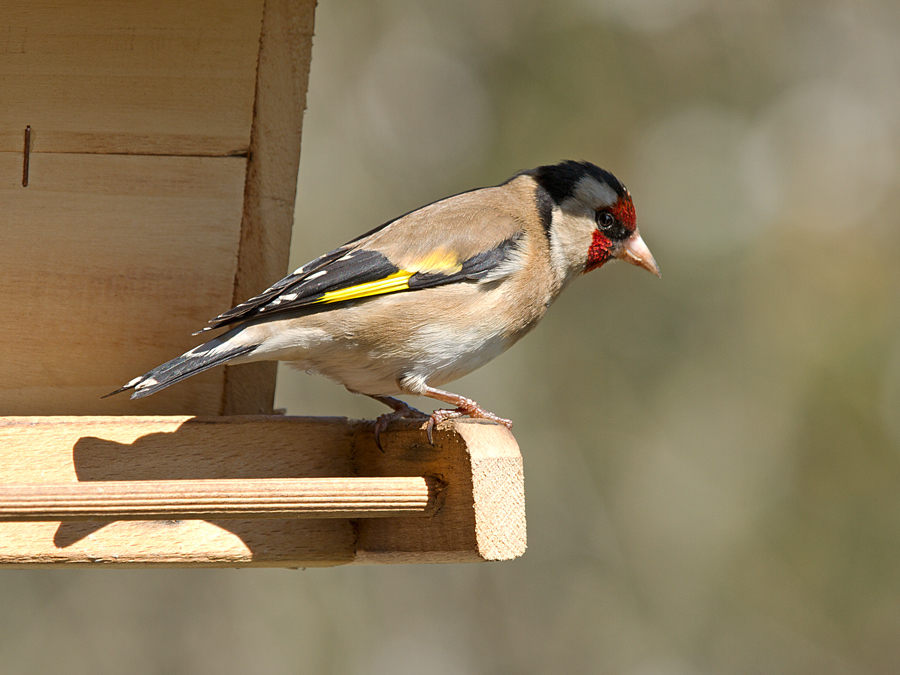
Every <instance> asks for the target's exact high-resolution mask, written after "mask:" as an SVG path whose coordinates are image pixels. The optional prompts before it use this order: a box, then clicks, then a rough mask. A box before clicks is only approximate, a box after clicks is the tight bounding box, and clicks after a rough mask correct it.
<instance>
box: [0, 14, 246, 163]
mask: <svg viewBox="0 0 900 675" xmlns="http://www.w3.org/2000/svg"><path fill="white" fill-rule="evenodd" d="M262 5H263V0H216V1H215V2H211V1H210V0H154V1H153V2H149V1H140V0H126V1H119V0H66V1H63V2H60V1H52V2H51V1H49V0H3V2H2V3H0V151H15V152H19V151H21V149H22V131H23V129H24V128H25V126H26V125H31V127H32V130H33V133H34V139H33V146H32V151H33V152H35V153H45V152H66V153H77V154H81V153H98V152H99V153H119V154H157V155H206V156H209V155H212V156H228V155H235V154H246V152H247V149H248V147H249V143H250V127H251V120H252V114H253V98H254V93H255V92H254V82H255V80H256V64H257V52H258V47H259V34H260V26H261V19H262Z"/></svg>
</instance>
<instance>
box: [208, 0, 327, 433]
mask: <svg viewBox="0 0 900 675" xmlns="http://www.w3.org/2000/svg"><path fill="white" fill-rule="evenodd" d="M315 9H316V0H266V3H265V11H264V15H263V25H262V36H261V39H260V49H259V70H258V76H257V81H256V106H255V109H254V117H253V132H252V136H251V140H250V160H249V165H248V168H247V183H246V186H245V189H244V216H243V221H242V223H241V243H240V253H239V257H238V269H237V275H236V277H235V279H234V294H233V296H232V304H233V305H236V304H238V303H241V302H243V301H244V300H246V299H247V298H249V297H252V296H253V295H256V294H257V293H259V292H260V291H262V290H264V289H265V288H267V287H268V286H269V285H270V284H272V283H274V282H275V281H277V280H278V279H280V278H281V277H283V276H284V275H285V274H286V273H287V265H288V256H289V253H290V245H291V230H292V228H293V224H294V200H295V197H296V191H297V169H298V167H299V163H300V137H301V132H302V130H303V111H304V110H305V109H306V90H307V85H308V83H309V65H310V58H311V53H312V37H313V25H314V19H315ZM275 372H276V364H275V363H255V364H250V365H247V366H245V367H243V368H241V369H239V370H229V371H227V373H226V384H225V398H224V405H223V411H224V414H226V415H237V414H269V413H271V412H272V403H273V401H274V398H275Z"/></svg>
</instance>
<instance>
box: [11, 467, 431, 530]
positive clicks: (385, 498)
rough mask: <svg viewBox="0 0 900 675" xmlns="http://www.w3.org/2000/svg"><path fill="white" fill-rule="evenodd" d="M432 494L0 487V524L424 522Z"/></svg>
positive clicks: (373, 487) (335, 481) (328, 481)
mask: <svg viewBox="0 0 900 675" xmlns="http://www.w3.org/2000/svg"><path fill="white" fill-rule="evenodd" d="M440 488H441V483H440V482H439V481H438V480H437V479H435V478H432V477H426V476H418V477H416V476H410V477H408V478H407V477H403V478H401V477H397V476H393V477H390V478H364V477H359V476H348V477H343V478H255V479H247V478H242V479H235V478H220V479H218V480H169V481H160V480H144V481H121V480H120V481H102V482H94V483H89V482H84V483H60V484H55V485H54V484H50V485H47V484H40V485H4V484H2V483H0V521H16V522H28V521H42V520H59V521H85V520H106V521H108V520H170V519H172V518H179V519H190V520H199V519H203V520H209V519H210V518H217V519H221V518H386V517H392V516H405V517H409V516H422V517H424V516H429V515H431V514H432V513H433V512H434V506H435V500H436V498H437V494H438V492H439V491H440Z"/></svg>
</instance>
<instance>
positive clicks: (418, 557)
mask: <svg viewBox="0 0 900 675" xmlns="http://www.w3.org/2000/svg"><path fill="white" fill-rule="evenodd" d="M434 440H435V445H434V447H432V446H431V445H429V444H428V441H427V440H426V438H425V433H424V431H423V430H422V428H421V425H420V424H418V423H413V422H409V423H406V424H398V425H392V426H391V428H390V429H389V430H388V431H387V432H385V433H384V434H383V435H382V445H383V446H384V452H381V451H380V450H378V448H377V447H376V446H375V443H374V438H373V434H372V423H371V422H366V421H351V420H346V419H343V418H307V417H282V416H252V417H244V416H235V417H210V418H191V417H5V418H0V517H5V518H8V519H14V520H15V521H14V522H12V521H8V522H0V565H17V566H44V565H59V564H79V565H94V566H105V565H131V566H208V567H245V566H267V567H309V566H328V565H340V564H348V563H357V564H358V563H402V562H416V563H422V562H475V561H482V560H509V559H512V558H515V557H517V556H519V555H521V554H522V553H523V552H524V550H525V502H524V492H523V474H522V458H521V455H520V454H519V449H518V446H517V444H516V442H515V439H514V438H513V436H512V434H511V433H510V432H509V431H508V430H507V429H506V428H505V427H502V426H499V425H495V424H490V423H485V422H482V421H477V420H454V421H451V422H448V423H445V424H442V425H440V426H439V427H438V429H437V430H436V431H435V435H434ZM310 479H313V480H310ZM329 479H330V480H329ZM372 479H383V480H376V481H373V480H372ZM17 509H18V510H17ZM316 509H318V510H319V512H318V513H316ZM110 514H114V515H115V517H116V518H122V519H117V520H112V519H111V518H110ZM104 516H106V519H104ZM351 516H352V518H351ZM370 516H379V517H370ZM150 517H153V518H154V520H150V519H145V520H140V519H138V520H135V518H150ZM22 518H29V519H30V518H33V519H34V520H28V521H27V522H22ZM48 518H49V519H51V520H48ZM200 518H202V519H200Z"/></svg>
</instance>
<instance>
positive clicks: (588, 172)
mask: <svg viewBox="0 0 900 675" xmlns="http://www.w3.org/2000/svg"><path fill="white" fill-rule="evenodd" d="M612 259H619V260H624V261H626V262H629V263H631V264H632V265H636V266H638V267H642V268H644V269H645V270H648V271H650V272H652V273H653V274H656V275H657V276H659V268H658V267H657V265H656V262H655V261H654V259H653V256H652V255H651V254H650V250H649V249H648V248H647V246H646V245H645V244H644V241H643V240H642V239H641V236H640V234H639V232H638V228H637V223H636V220H635V212H634V205H633V203H632V200H631V194H630V193H629V192H628V190H627V189H626V188H625V186H624V185H623V184H622V183H621V182H619V180H618V179H616V177H615V176H613V175H612V174H611V173H609V172H608V171H604V170H603V169H600V168H599V167H597V166H594V165H593V164H591V163H589V162H575V161H571V160H568V161H563V162H560V163H559V164H553V165H547V166H540V167H538V168H536V169H532V170H529V171H522V172H520V173H517V174H516V175H514V176H513V177H512V178H510V179H509V180H507V181H505V182H503V183H501V184H500V185H497V186H494V187H486V188H480V189H476V190H472V191H470V192H463V193H461V194H458V195H455V196H452V197H447V198H446V199H441V200H439V201H436V202H434V203H432V204H428V205H426V206H423V207H422V208H420V209H417V210H416V211H412V212H410V213H407V214H406V215H403V216H400V217H399V218H396V219H394V220H391V221H389V222H387V223H385V224H384V225H381V226H380V227H377V228H375V229H374V230H371V231H370V232H368V233H366V234H364V235H362V236H360V237H358V238H356V239H354V240H353V241H351V242H349V243H347V244H345V245H344V246H341V247H340V248H338V249H335V250H334V251H331V252H330V253H326V254H325V255H323V256H321V257H319V258H316V259H315V260H313V261H312V262H310V263H307V264H306V265H304V266H303V267H301V268H299V269H297V270H296V271H294V272H293V273H292V274H289V275H288V276H286V277H285V278H284V279H282V280H281V281H279V282H277V283H275V284H274V285H273V286H271V287H270V288H268V289H267V290H265V291H263V292H262V293H260V294H259V295H257V296H256V297H253V298H251V299H249V300H247V301H246V302H244V303H242V304H240V305H238V306H237V307H234V308H233V309H230V310H228V311H227V312H225V313H224V314H220V315H219V316H217V317H216V318H215V319H213V320H212V321H210V322H209V324H210V325H209V326H207V327H206V328H204V329H203V330H201V331H198V332H199V333H203V332H206V331H210V330H214V329H217V328H223V327H226V326H230V327H231V328H229V329H228V330H227V331H226V332H224V333H222V334H221V335H219V336H218V337H215V338H213V339H212V340H210V341H208V342H206V343H204V344H202V345H200V346H199V347H195V348H194V349H191V350H190V351H188V352H186V353H185V354H182V355H181V356H179V357H177V358H175V359H172V360H171V361H169V362H168V363H164V364H163V365H161V366H158V367H156V368H154V369H153V370H151V371H150V372H148V373H146V374H144V375H141V376H140V377H136V378H134V379H133V380H131V381H130V382H129V383H128V384H126V385H124V386H123V387H121V388H120V389H118V390H116V391H114V392H112V393H111V394H109V395H110V396H111V395H112V394H117V393H119V392H122V391H127V390H133V393H132V395H131V397H132V398H141V397H143V396H149V395H150V394H153V393H155V392H157V391H159V390H160V389H163V388H165V387H168V386H169V385H172V384H175V383H176V382H179V381H181V380H183V379H185V378H187V377H190V376H191V375H195V374H197V373H200V372H203V371H204V370H207V369H209V368H212V367H214V366H218V365H220V364H224V363H229V364H239V363H249V362H251V361H260V360H278V361H287V362H289V363H291V364H292V365H294V366H296V367H297V368H300V369H302V370H305V371H307V372H310V373H318V374H321V375H324V376H325V377H328V378H330V379H332V380H334V381H335V382H339V383H340V384H342V385H344V386H345V387H346V388H347V389H349V390H350V391H351V392H355V393H359V394H365V395H366V396H370V397H372V398H374V399H376V400H378V401H380V402H382V403H384V404H385V405H387V406H389V407H390V408H391V409H392V411H393V412H390V413H386V414H384V415H382V416H381V417H379V418H378V420H377V422H376V425H375V436H376V441H378V440H379V435H380V434H381V433H382V432H383V431H384V430H385V429H386V428H387V426H388V424H390V422H391V421H393V420H395V419H399V418H401V417H422V418H423V419H424V418H425V417H426V415H424V414H423V413H421V412H419V411H417V410H415V409H413V408H411V407H409V406H408V405H407V404H406V403H404V402H403V401H400V400H398V399H396V398H394V396H396V395H398V394H401V395H403V394H405V395H416V396H429V397H431V398H434V399H437V400H439V401H442V402H443V403H446V404H449V405H450V406H452V408H450V409H446V410H436V411H435V412H434V413H432V414H431V415H429V416H427V417H428V423H427V426H426V429H427V433H428V438H429V440H431V436H432V433H431V432H432V429H433V428H434V425H435V424H436V423H438V422H440V421H441V420H445V419H449V418H453V417H459V416H461V415H468V416H469V417H476V418H484V419H488V420H493V421H495V422H499V423H501V424H504V425H506V426H507V427H510V426H512V422H510V421H509V420H507V419H503V418H501V417H498V416H497V415H494V414H493V413H490V412H488V411H487V410H485V409H483V408H482V407H481V406H479V405H478V404H477V403H476V402H475V401H473V400H471V399H469V398H465V397H463V396H459V395H457V394H453V393H450V392H448V391H444V390H442V389H438V387H441V386H443V385H444V384H446V383H448V382H452V381H453V380H456V379H458V378H460V377H462V376H463V375H466V374H468V373H470V372H472V371H473V370H475V369H476V368H479V367H480V366H483V365H484V364H485V363H487V362H488V361H490V360H491V359H493V358H495V357H497V356H499V355H500V354H502V353H503V352H504V351H506V350H507V349H509V348H510V347H511V346H512V345H513V344H514V343H515V342H516V341H518V340H519V339H520V338H521V337H522V336H523V335H525V334H526V333H527V332H528V331H530V330H531V329H532V328H534V327H535V325H537V323H538V321H540V320H541V318H542V317H543V316H544V313H545V312H546V311H547V308H548V307H549V306H550V305H551V304H552V303H553V301H554V300H555V299H556V297H557V296H558V295H559V294H560V292H561V291H562V290H563V289H564V288H566V286H568V285H569V284H570V283H571V282H572V281H573V280H574V279H575V278H576V277H578V276H580V275H581V274H584V273H585V272H590V271H591V270H594V269H597V268H598V267H600V266H602V265H603V264H605V263H606V262H608V261H609V260H612Z"/></svg>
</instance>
